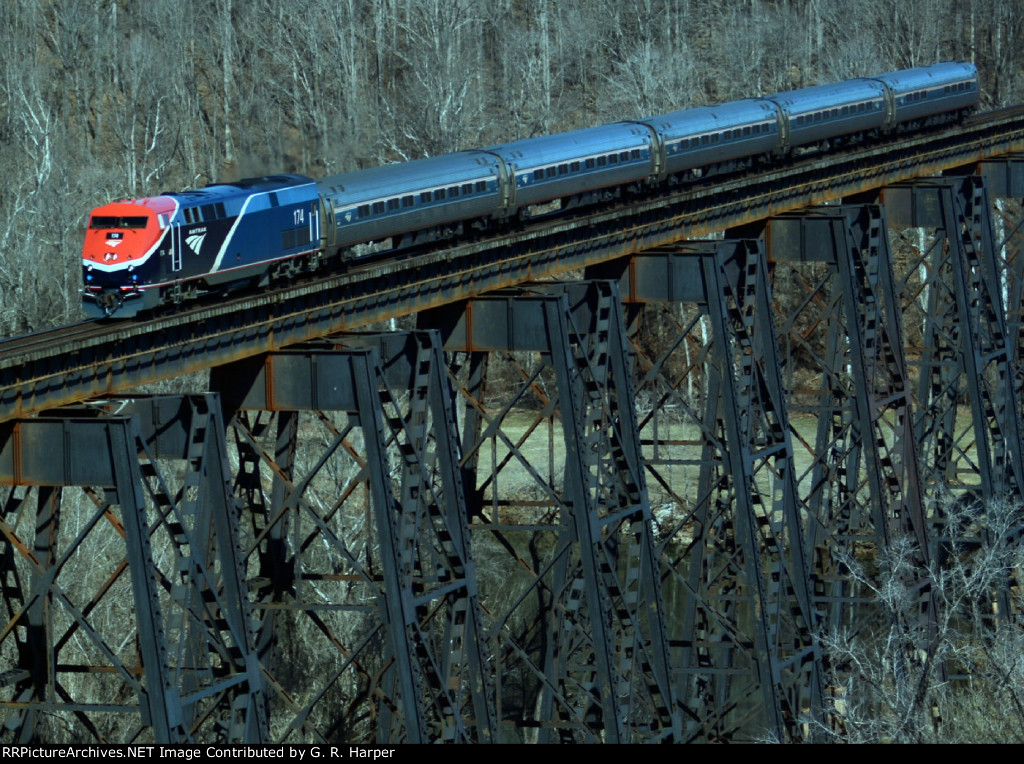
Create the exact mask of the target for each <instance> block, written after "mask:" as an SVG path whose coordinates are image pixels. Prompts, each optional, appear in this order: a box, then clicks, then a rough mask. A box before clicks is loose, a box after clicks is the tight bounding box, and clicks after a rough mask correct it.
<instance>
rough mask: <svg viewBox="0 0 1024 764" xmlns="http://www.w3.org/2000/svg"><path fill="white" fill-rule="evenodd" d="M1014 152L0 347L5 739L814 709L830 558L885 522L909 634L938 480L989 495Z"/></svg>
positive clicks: (826, 715)
mask: <svg viewBox="0 0 1024 764" xmlns="http://www.w3.org/2000/svg"><path fill="white" fill-rule="evenodd" d="M1022 149H1024V113H1021V111H1020V110H1008V111H1004V112H996V113H992V114H987V115H980V116H978V117H975V118H973V119H972V120H970V121H969V122H968V123H967V124H966V125H964V126H962V127H959V128H957V129H954V130H949V131H947V132H943V133H937V134H932V135H929V136H926V137H915V138H910V139H906V140H904V141H902V142H900V143H898V144H895V145H886V146H871V147H862V148H859V149H856V150H850V151H846V152H844V153H841V154H838V155H828V156H811V157H806V158H804V159H803V160H801V161H799V162H797V163H795V164H793V165H791V166H787V167H782V168H778V169H775V170H773V171H772V172H771V173H768V174H760V175H752V176H749V177H746V176H745V177H736V178H731V179H729V180H728V181H726V182H718V183H715V184H709V185H706V186H700V185H698V186H694V187H690V188H686V189H676V190H675V191H673V192H671V193H667V194H665V195H664V196H660V197H658V198H653V199H643V200H633V201H632V202H630V203H628V204H623V205H620V206H618V207H616V208H611V209H600V210H596V211H595V210H591V211H589V212H587V213H585V214H578V215H576V216H574V217H568V218H566V217H560V218H554V219H550V220H541V221H538V223H537V224H536V225H534V226H531V227H528V228H525V229H523V230H521V231H518V232H515V233H510V234H507V235H503V236H501V237H499V238H496V239H491V240H486V241H474V242H465V243H457V244H455V245H454V246H451V247H449V248H447V249H445V250H444V251H437V252H433V253H418V254H416V255H415V256H413V257H409V258H406V259H405V260H400V261H398V262H389V261H380V262H376V263H373V264H371V265H369V266H367V267H362V268H360V269H358V270H354V271H352V272H348V273H344V274H338V275H332V276H328V277H326V278H324V279H322V280H320V281H317V282H315V283H296V284H294V285H293V286H290V287H288V288H281V289H278V290H277V291H275V292H273V293H269V294H261V295H259V296H256V297H253V296H248V297H238V298H235V299H232V300H230V301H227V302H222V303H217V304H207V303H201V304H199V305H198V306H196V307H193V308H191V309H190V310H187V311H184V312H181V313H176V314H174V315H170V316H160V317H154V318H151V319H149V320H145V321H137V322H134V321H133V322H118V321H111V322H103V323H86V324H81V325H77V326H73V327H65V328H63V329H61V330H58V331H56V332H47V333H43V334H40V335H32V336H28V337H21V338H15V339H12V340H9V341H6V342H4V343H0V421H2V424H0V483H2V484H3V486H4V488H3V494H2V496H3V504H2V518H0V530H2V532H3V534H4V537H5V539H6V542H7V543H5V544H4V545H3V546H2V547H0V549H2V555H3V559H2V562H0V576H2V591H3V607H4V614H3V621H2V624H0V629H2V630H0V668H2V673H0V688H2V689H0V706H2V708H3V711H2V714H0V716H2V718H3V728H2V731H0V740H3V741H4V742H19V741H20V742H30V741H52V740H69V741H72V740H73V741H90V742H91V741H105V742H151V741H155V742H170V743H183V742H333V741H355V742H360V741H361V742H382V743H383V742H438V741H444V742H447V741H452V742H501V741H530V742H532V741H537V742H572V741H587V742H599V741H600V742H648V741H651V742H653V741H672V742H684V741H727V740H750V739H763V738H765V737H775V738H778V739H781V740H802V739H806V738H808V737H810V738H813V735H814V733H813V730H814V729H815V728H816V727H818V726H820V725H830V724H834V723H836V719H835V716H836V713H837V710H836V703H835V698H834V697H833V694H834V692H833V691H834V684H833V682H834V677H833V676H832V675H831V674H830V672H831V671H833V670H834V667H831V666H830V665H829V662H828V657H827V655H826V654H825V653H824V651H823V648H822V641H821V635H822V634H824V633H827V632H829V631H830V630H834V629H837V628H839V627H842V626H846V627H850V628H856V626H857V624H858V623H860V622H862V621H863V620H864V619H865V614H866V612H867V609H869V608H870V605H869V604H868V603H867V602H866V600H865V596H864V595H865V592H864V591H863V588H862V587H859V586H858V582H857V580H856V579H855V578H854V577H853V576H851V575H850V568H849V563H850V560H852V559H853V558H855V557H856V556H858V555H864V554H865V553H866V552H865V550H869V552H868V553H871V554H876V555H881V554H884V553H885V552H886V550H888V549H889V548H890V547H891V546H892V545H893V544H896V543H903V542H902V541H901V540H905V539H910V540H911V541H912V542H913V543H912V544H911V545H910V546H909V547H908V548H911V549H912V550H913V555H914V556H915V563H916V565H915V566H913V567H912V569H913V570H916V571H918V573H917V574H915V575H917V576H918V577H919V578H918V579H917V580H914V581H910V582H908V584H910V585H911V587H910V588H911V589H912V590H913V591H916V592H917V593H918V594H917V595H916V600H915V603H916V604H915V608H914V612H913V613H911V614H908V617H911V618H917V619H920V621H921V623H922V624H923V628H924V629H925V631H927V627H928V619H929V618H931V617H932V615H931V614H932V612H933V610H932V608H931V606H930V602H929V597H930V594H929V587H928V585H927V584H928V582H927V580H926V578H927V573H926V572H924V571H926V570H927V565H928V563H929V561H930V560H931V558H932V557H933V556H935V555H936V554H937V553H938V550H939V549H940V548H941V543H940V542H941V541H942V539H943V538H945V537H946V536H948V533H949V530H948V529H946V528H945V527H944V525H943V522H942V512H941V511H940V510H941V507H943V506H946V505H947V504H946V503H948V502H950V501H954V502H955V501H960V502H961V503H964V502H970V501H973V500H974V499H984V500H988V499H995V498H1000V497H1004V496H1010V497H1016V498H1020V493H1021V490H1022V485H1024V456H1022V440H1021V425H1020V421H1021V408H1020V403H1019V401H1020V399H1021V395H1020V387H1021V381H1022V380H1021V370H1022V362H1021V358H1020V355H1021V352H1022V348H1024V334H1022V328H1021V316H1020V310H1019V306H1020V305H1021V301H1022V294H1021V290H1022V286H1024V255H1022V254H1021V252H1020V243H1021V217H1022V216H1021V214H1020V204H1019V202H1018V201H1017V200H1020V198H1021V197H1022V196H1024V171H1022V168H1024V163H1022V160H1021V159H1018V158H1016V156H1015V154H1014V152H1019V151H1021V150H1022ZM782 283H785V284H786V289H785V290H783V289H781V288H779V286H780V284H782ZM773 287H774V288H773ZM783 292H785V295H786V298H785V299H782V298H781V297H780V296H778V295H782V294H783ZM411 315H414V316H415V328H411V329H408V330H403V331H399V330H389V331H379V330H375V329H374V327H380V326H384V325H386V322H388V321H390V320H392V319H394V318H396V317H400V316H411ZM139 389H146V390H148V391H150V392H148V393H146V394H140V393H139V392H138V390H139ZM154 390H156V391H162V392H153V391H154ZM182 391H184V392H182ZM1015 585H1016V582H1015V581H1005V582H1003V585H1001V586H999V587H997V590H996V591H994V592H993V597H992V606H991V615H992V617H993V618H1013V617H1015V613H1014V612H1013V609H1012V603H1011V601H1010V593H1011V588H1012V587H1013V586H1015ZM915 587H916V588H915Z"/></svg>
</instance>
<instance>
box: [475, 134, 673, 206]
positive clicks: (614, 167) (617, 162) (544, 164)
mask: <svg viewBox="0 0 1024 764" xmlns="http://www.w3.org/2000/svg"><path fill="white" fill-rule="evenodd" d="M651 138H652V136H651V132H650V130H649V129H648V128H647V127H645V126H644V125H641V124H636V123H630V122H618V123H614V124H611V125H602V126H601V127H590V128H586V129H584V130H572V131H570V132H567V133H557V134H556V135H547V136H542V137H538V138H529V139H526V140H521V141H513V142H511V143H503V144H501V145H498V146H490V147H488V148H486V149H482V150H483V151H486V152H489V153H491V154H493V155H495V156H497V157H501V159H503V160H504V161H505V162H507V164H508V167H509V170H510V173H511V176H512V178H513V181H514V188H515V206H516V207H517V208H522V207H524V206H527V205H531V204H538V203H542V202H546V201H550V200H552V199H558V198H562V197H571V196H574V195H576V194H580V193H582V192H585V191H595V192H596V191H600V190H601V189H604V188H608V187H612V186H622V185H625V184H628V183H633V182H637V181H646V180H647V179H648V178H650V177H651V175H652V172H653V164H652V157H651Z"/></svg>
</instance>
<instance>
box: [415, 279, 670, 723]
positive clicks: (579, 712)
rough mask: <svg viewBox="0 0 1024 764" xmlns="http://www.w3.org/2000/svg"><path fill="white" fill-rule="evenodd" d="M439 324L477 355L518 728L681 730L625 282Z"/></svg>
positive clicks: (473, 402)
mask: <svg viewBox="0 0 1024 764" xmlns="http://www.w3.org/2000/svg"><path fill="white" fill-rule="evenodd" d="M424 320H425V321H427V322H430V323H432V324H434V325H437V326H440V327H442V333H443V334H444V336H445V347H446V349H447V350H449V351H450V352H456V353H466V354H468V355H467V356H466V362H465V363H464V364H463V368H461V369H458V370H457V371H456V374H455V379H456V380H457V384H458V388H459V391H460V393H461V397H462V400H463V401H464V404H463V405H464V407H465V411H466V415H465V417H464V424H465V426H464V428H463V452H464V457H463V465H464V473H465V475H466V481H467V486H469V487H471V490H470V491H469V493H470V494H471V496H473V499H474V500H473V502H472V503H471V505H470V514H471V526H470V527H471V530H472V531H473V543H474V549H476V550H478V558H482V557H486V558H487V563H486V566H485V565H481V568H482V573H481V576H482V578H483V580H484V581H486V582H487V584H486V588H487V591H488V596H487V603H488V608H487V610H488V615H489V618H488V621H487V623H488V633H489V637H490V639H491V640H492V649H493V655H494V659H493V660H494V665H493V671H494V676H495V680H496V682H497V683H498V703H499V710H500V713H501V715H502V719H503V721H504V722H506V723H507V724H508V725H509V726H510V727H512V728H518V729H519V730H520V731H521V732H514V731H512V730H510V734H513V735H519V734H522V735H523V736H524V737H523V738H519V739H526V740H531V741H537V742H554V741H564V742H568V741H581V742H598V741H604V742H650V741H661V740H663V741H674V740H679V739H681V735H680V720H681V718H682V716H683V715H684V713H685V711H684V710H682V709H680V707H679V703H678V701H677V700H676V698H675V692H674V689H673V685H672V682H671V678H670V673H669V650H668V642H667V640H666V636H665V631H664V629H665V620H666V614H665V610H664V605H663V604H662V601H661V592H660V582H659V575H658V570H657V562H656V559H655V550H654V542H653V536H652V516H651V507H650V503H649V501H648V498H647V489H646V485H645V481H644V473H643V466H642V458H641V454H640V444H639V438H638V435H637V425H636V419H635V412H634V408H633V396H632V392H631V383H630V375H629V366H628V361H627V357H626V352H625V351H626V343H625V335H624V326H623V322H622V314H621V307H620V304H619V300H618V295H617V293H616V290H615V289H614V285H612V284H609V283H607V282H584V283H579V284H567V285H543V286H536V287H534V288H531V289H529V290H527V291H524V292H515V293H508V294H496V295H490V296H487V297H483V298H479V299H476V300H473V301H471V302H470V303H468V305H466V306H465V308H464V309H463V310H461V311H452V310H444V311H438V312H436V313H435V314H433V315H430V316H428V317H425V318H424ZM500 363H505V364H506V368H507V370H508V372H509V376H510V377H511V382H506V389H505V390H504V391H501V392H499V391H498V389H497V388H498V384H497V383H496V381H495V379H492V377H497V376H498V372H497V371H496V368H497V366H498V365H499V364H500ZM484 369H487V375H486V378H487V379H488V385H489V387H488V386H485V385H484V384H483V382H484V379H485V375H484V374H482V370H484ZM523 410H526V411H528V412H530V413H526V414H523V413H520V412H522V411H523ZM559 441H560V442H559ZM545 463H546V464H545ZM482 588H484V586H483V585H482ZM522 730H525V732H522Z"/></svg>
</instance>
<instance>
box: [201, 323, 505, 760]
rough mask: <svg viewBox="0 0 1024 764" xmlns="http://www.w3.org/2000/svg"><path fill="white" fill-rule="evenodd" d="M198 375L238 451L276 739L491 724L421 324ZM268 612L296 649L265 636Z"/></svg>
mask: <svg viewBox="0 0 1024 764" xmlns="http://www.w3.org/2000/svg"><path fill="white" fill-rule="evenodd" d="M211 381H212V384H213V386H214V387H215V388H218V389H220V390H222V391H223V396H224V399H225V405H226V407H227V409H228V410H229V411H230V412H232V431H233V433H234V435H235V440H236V447H237V450H238V454H239V463H240V464H241V465H243V467H242V469H240V470H239V474H238V479H237V481H236V491H237V493H238V495H239V497H240V499H241V501H242V516H243V524H244V526H245V531H244V533H243V539H244V540H243V545H244V548H245V550H246V552H245V553H246V556H247V557H248V558H249V559H250V560H251V563H250V564H251V565H253V566H254V567H255V568H256V569H257V571H258V573H257V584H258V585H257V587H256V593H257V596H258V602H257V605H256V607H257V611H258V613H259V615H260V623H261V626H260V637H259V644H260V645H261V656H260V657H261V662H262V665H263V668H264V671H265V672H266V674H267V675H268V677H269V682H270V686H271V689H272V694H273V697H272V698H271V700H270V704H271V706H272V708H273V709H274V714H275V717H276V718H280V719H284V720H286V721H287V723H286V724H284V725H283V726H282V727H281V729H282V732H281V736H280V737H279V738H278V742H289V741H292V742H306V741H308V740H314V741H317V742H328V741H331V740H335V739H338V737H339V736H342V737H344V738H345V739H347V740H352V741H362V742H373V741H376V742H378V743H395V742H417V743H424V742H492V741H495V740H496V739H497V737H498V729H497V723H496V711H495V708H494V693H493V690H492V688H491V683H492V678H491V676H490V673H489V670H488V668H487V666H486V665H485V650H486V649H487V648H486V638H485V637H484V636H483V634H482V631H481V625H480V618H481V615H480V603H479V595H478V591H477V581H476V576H475V566H474V564H473V561H472V558H471V556H470V548H469V544H468V540H467V538H466V536H467V531H466V517H465V514H464V508H465V505H466V500H465V498H464V496H463V490H462V485H461V472H460V470H459V465H458V456H457V451H456V447H457V439H456V438H455V435H454V433H455V424H454V419H453V414H452V411H451V409H450V405H451V392H450V389H449V388H448V378H447V373H446V370H445V365H444V362H443V358H442V355H441V347H440V343H439V340H438V339H437V336H436V335H434V334H430V333H427V332H415V333H409V332H399V333H394V334H390V335H369V336H366V337H359V336H349V337H345V338H344V339H342V340H338V341H336V342H327V343H321V344H318V345H315V346H303V347H299V348H293V349H289V350H286V351H282V352H280V353H275V354H270V355H268V356H265V357H263V358H260V359H255V360H249V361H244V362H241V363H237V364H232V365H230V366H227V367H222V368H218V369H216V370H215V371H214V374H213V378H212V380H211ZM275 417H276V419H277V426H276V427H274V426H272V425H271V423H272V421H273V420H274V418H275ZM268 499H269V501H268ZM284 629H289V630H291V631H293V632H295V633H301V634H302V635H303V638H302V642H301V645H302V648H301V651H300V650H298V649H294V650H286V651H282V650H280V649H275V647H274V642H275V637H276V635H278V634H280V632H281V631H282V630H284ZM278 639H279V638H278ZM311 669H312V670H311Z"/></svg>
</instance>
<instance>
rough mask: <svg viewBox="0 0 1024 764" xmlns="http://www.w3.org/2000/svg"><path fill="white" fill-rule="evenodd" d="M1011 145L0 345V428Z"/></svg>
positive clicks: (788, 180) (826, 161) (492, 243)
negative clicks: (18, 419)
mask: <svg viewBox="0 0 1024 764" xmlns="http://www.w3.org/2000/svg"><path fill="white" fill-rule="evenodd" d="M1022 150H1024V107H1013V108H1008V109H1002V110H1000V111H996V112H988V113H985V114H981V115H975V116H974V117H972V118H970V119H969V120H967V121H966V122H965V123H964V124H963V125H962V126H959V127H957V128H954V129H950V130H945V131H939V132H935V133H930V134H926V135H920V134H915V135H913V136H910V137H908V138H907V139H905V140H903V141H898V142H892V143H886V144H876V145H865V146H861V147H857V148H854V149H849V150H846V151H844V152H837V153H829V154H824V155H813V156H807V157H803V158H800V159H799V160H797V161H794V162H792V163H790V164H787V165H785V166H781V167H776V168H771V169H769V170H768V171H766V172H765V171H762V172H752V173H749V174H747V175H742V176H734V177H728V178H711V179H709V180H708V181H707V182H705V183H703V184H700V183H698V184H695V185H690V186H685V187H679V188H678V189H676V190H672V191H669V192H666V193H662V194H660V195H657V196H652V197H649V198H633V199H629V200H627V201H625V202H621V203H618V204H616V205H615V206H613V207H608V208H602V209H596V210H595V209H588V210H584V211H576V212H574V213H573V214H571V215H565V216H560V217H553V218H550V219H544V218H541V219H538V220H536V221H534V222H533V223H532V224H531V225H529V226H527V227H525V228H524V229H522V230H518V231H514V232H509V233H505V234H502V235H499V236H495V237H493V238H490V239H487V240H479V241H472V242H468V243H455V244H451V243H449V244H447V245H446V246H441V247H437V248H435V249H434V250H432V251H419V252H414V253H403V255H402V256H401V257H397V258H396V257H392V258H390V259H389V258H386V257H382V259H380V260H375V261H373V262H370V263H367V264H362V265H360V266H359V267H358V268H354V269H353V270H351V271H347V272H344V273H335V274H327V275H324V276H323V277H321V278H319V279H316V280H308V281H304V282H296V283H294V284H292V285H287V286H282V287H278V288H276V289H274V290H272V291H269V292H261V293H259V294H256V295H252V294H249V295H246V294H241V295H238V296H234V297H232V298H230V299H227V300H223V301H207V302H199V303H197V304H195V305H190V306H189V307H188V308H187V309H186V310H182V311H180V312H176V313H167V314H161V315H154V316H150V317H147V318H146V319H144V320H121V321H119V320H116V319H114V320H104V321H91V322H83V323H79V324H73V325H70V326H66V327H60V328H58V329H54V330H49V331H43V332H37V333H34V334H30V335H25V336H22V337H14V338H10V339H7V340H4V341H0V421H7V420H10V419H13V418H16V417H20V416H26V415H29V414H32V413H35V412H38V411H41V410H44V409H47V408H53V407H56V406H62V405H67V404H70V403H74V402H77V401H82V400H87V399H89V398H93V397H97V396H106V395H114V394H119V393H123V392H124V391H127V390H130V389H132V388H136V387H138V386H141V385H145V384H150V383H152V382H156V381H159V380H161V379H168V378H172V377H175V376H179V375H182V374H186V373H190V372H194V371H199V370H202V369H207V368H210V367H213V366H218V365H222V364H225V363H230V362H233V361H238V360H241V359H243V358H246V357H250V356H254V355H258V354H260V353H265V352H269V351H273V350H277V349H279V348H281V347H285V346H287V345H291V344H296V343H301V342H308V341H311V340H315V339H317V338H319V337H323V336H325V335H328V334H331V333H334V332H339V331H350V330H354V329H358V328H361V327H365V326H368V325H370V324H374V323H377V322H381V321H383V320H385V319H387V318H391V317H395V316H400V315H407V314H411V313H416V312H419V311H423V310H426V309H430V308H437V307H440V306H442V305H444V304H446V303H450V302H456V301H459V300H465V299H469V298H471V297H473V296H476V295H479V294H482V293H484V292H487V291H492V290H494V289H499V288H504V287H509V286H514V285H516V284H520V283H524V282H527V281H531V280H537V279H541V278H550V277H556V276H558V275H560V274H564V273H566V272H568V271H571V270H574V269H579V268H582V267H586V266H588V265H594V264H597V263H599V262H602V261H605V260H609V259H613V258H616V257H622V256H625V255H629V254H633V253H636V252H639V251H644V250H647V249H651V248H654V247H663V246H670V245H672V244H673V243H676V242H678V241H681V240H685V239H693V238H699V237H702V236H706V235H708V234H710V233H712V232H714V231H720V230H723V229H726V228H731V227H736V226H741V225H744V224H747V223H752V222H755V221H757V220H761V219H764V218H765V217H769V216H772V215H777V214H780V213H783V212H788V211H793V210H796V209H800V208H802V207H805V206H808V205H812V204H821V203H825V202H829V201H835V200H837V199H840V198H842V197H846V196H850V195H852V194H856V193H861V192H865V191H869V190H871V189H874V188H879V187H882V186H885V185H888V184H891V183H895V182H899V181H904V180H909V179H912V178H914V177H921V176H925V175H929V174H935V173H938V172H941V171H945V170H950V169H954V168H957V167H966V166H969V165H971V164H974V163H976V162H978V161H980V160H983V159H986V158H992V157H996V156H1001V155H1006V154H1009V153H1013V152H1017V151H1022Z"/></svg>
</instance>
